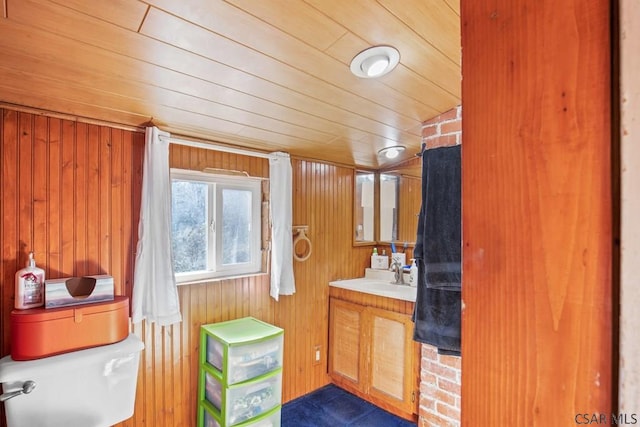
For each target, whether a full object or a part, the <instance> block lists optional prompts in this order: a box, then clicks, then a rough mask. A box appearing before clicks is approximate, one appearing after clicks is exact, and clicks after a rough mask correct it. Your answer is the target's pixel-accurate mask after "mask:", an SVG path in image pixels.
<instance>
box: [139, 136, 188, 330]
mask: <svg viewBox="0 0 640 427" xmlns="http://www.w3.org/2000/svg"><path fill="white" fill-rule="evenodd" d="M161 135H162V136H164V137H165V139H161V138H160V136H161ZM168 137H169V134H168V133H166V132H161V131H160V130H158V128H156V127H148V128H147V129H146V133H145V148H144V160H143V171H142V195H141V196H142V198H141V203H140V220H139V222H138V245H137V249H136V261H135V267H134V275H133V295H132V297H131V306H132V315H131V317H132V319H131V321H132V322H133V323H138V322H140V321H142V320H143V319H146V320H147V322H148V323H153V322H157V323H158V324H159V325H160V326H166V325H170V324H172V323H177V322H180V321H181V320H182V317H181V315H180V303H179V300H178V290H177V288H176V279H175V276H174V274H173V253H172V247H171V178H170V175H169V141H168V140H167V138H168Z"/></svg>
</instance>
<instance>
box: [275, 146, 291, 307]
mask: <svg viewBox="0 0 640 427" xmlns="http://www.w3.org/2000/svg"><path fill="white" fill-rule="evenodd" d="M291 175H292V172H291V160H290V158H289V155H288V154H287V153H280V152H278V153H272V157H271V158H270V159H269V193H270V197H271V203H269V206H270V216H271V245H272V246H271V291H270V294H271V296H272V297H273V298H274V299H275V300H276V301H277V300H278V296H279V295H293V293H295V291H296V284H295V280H294V277H293V236H292V216H293V214H292V210H293V209H292V206H293V202H292V183H291V180H292V178H291Z"/></svg>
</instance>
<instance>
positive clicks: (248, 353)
mask: <svg viewBox="0 0 640 427" xmlns="http://www.w3.org/2000/svg"><path fill="white" fill-rule="evenodd" d="M283 338H284V331H283V330H282V329H280V328H278V327H276V326H273V325H270V324H268V323H265V322H262V321H260V320H258V319H254V318H253V317H245V318H242V319H236V320H230V321H228V322H221V323H212V324H209V325H203V326H202V327H201V329H200V378H199V380H198V400H199V403H198V426H200V427H228V426H238V427H248V426H251V427H278V426H280V407H281V403H282V357H283V355H282V349H283Z"/></svg>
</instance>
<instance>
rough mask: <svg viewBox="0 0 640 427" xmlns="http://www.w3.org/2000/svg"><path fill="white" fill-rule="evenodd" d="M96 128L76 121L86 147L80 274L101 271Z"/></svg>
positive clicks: (98, 145) (97, 139)
mask: <svg viewBox="0 0 640 427" xmlns="http://www.w3.org/2000/svg"><path fill="white" fill-rule="evenodd" d="M98 129H99V127H98V126H96V125H89V124H84V123H78V137H79V138H80V136H82V138H83V139H84V140H85V143H86V144H87V147H88V151H87V156H86V159H85V161H84V167H85V169H86V172H85V175H84V178H83V179H84V181H85V182H86V191H85V195H84V200H86V210H87V212H86V223H87V226H86V228H85V231H84V232H85V235H86V239H87V243H86V246H87V249H86V256H85V258H84V271H82V273H81V274H99V273H103V272H102V271H101V269H100V266H99V263H98V260H99V259H100V258H99V256H100V173H99V171H100V144H99V143H98V141H99V138H98ZM80 200H82V199H80ZM135 212H138V211H135ZM123 255H128V253H127V252H125V253H124V254H123ZM127 258H128V256H127ZM125 277H128V276H125ZM121 295H131V293H127V291H126V290H125V289H123V291H122V292H121Z"/></svg>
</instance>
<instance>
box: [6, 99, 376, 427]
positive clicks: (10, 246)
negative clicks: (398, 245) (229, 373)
mask: <svg viewBox="0 0 640 427" xmlns="http://www.w3.org/2000/svg"><path fill="white" fill-rule="evenodd" d="M0 137H1V141H0V156H1V159H0V160H1V162H2V171H1V173H0V180H1V183H2V186H1V189H0V191H1V192H2V199H1V203H2V204H1V207H0V212H1V216H2V224H1V225H0V244H1V245H2V257H3V261H2V264H1V265H0V269H1V272H0V274H1V277H2V285H1V286H2V290H1V293H0V295H1V300H0V303H1V304H2V342H1V343H0V345H1V350H2V354H3V355H4V354H7V353H8V352H9V350H10V349H9V344H8V343H9V327H8V318H9V313H10V311H11V308H12V306H13V277H14V274H15V271H16V270H17V268H19V263H18V260H17V258H18V253H20V250H21V247H20V244H21V242H24V244H25V245H26V248H22V249H23V251H24V250H26V249H30V248H31V247H32V246H34V247H37V248H40V249H37V252H39V253H40V254H38V253H37V254H36V258H37V260H38V262H39V264H40V265H42V266H43V267H44V268H45V269H46V272H47V277H62V276H66V275H73V274H95V273H108V274H112V275H113V276H114V279H115V281H116V284H117V286H118V290H119V292H122V293H124V294H126V295H130V294H131V285H132V281H133V263H134V261H135V245H136V242H137V226H138V224H137V222H138V211H139V205H140V191H141V181H142V169H141V168H142V158H143V151H144V135H143V134H142V133H139V132H131V131H124V130H119V129H115V128H110V127H106V126H101V125H95V124H83V123H79V122H75V121H71V120H67V119H60V118H53V117H46V116H42V115H37V114H32V113H18V112H16V111H13V110H2V120H1V121H0ZM170 162H171V165H172V167H180V168H186V169H189V168H194V169H202V168H203V167H228V168H232V169H238V170H247V172H249V173H250V174H251V175H254V176H262V177H268V161H266V160H265V159H257V158H246V157H243V156H237V155H229V154H221V153H215V152H211V151H205V150H199V149H194V148H189V147H182V146H172V147H171V150H170ZM292 166H293V170H294V222H295V223H296V224H302V225H309V227H310V228H309V237H310V239H311V241H312V244H313V254H312V256H311V258H310V259H309V260H308V261H306V262H302V263H300V262H295V264H294V269H295V274H296V282H297V287H298V289H297V292H296V294H295V295H293V296H282V297H281V298H280V301H279V302H275V301H273V300H272V299H271V298H270V297H269V276H268V275H259V276H254V277H249V278H241V279H232V280H222V281H215V282H210V283H202V284H194V285H188V286H180V288H179V296H180V304H181V307H182V315H183V322H182V323H181V324H180V325H175V326H172V327H166V328H161V327H157V326H156V325H153V326H150V325H147V324H146V323H145V322H142V323H140V324H135V325H132V332H133V333H135V334H136V335H138V336H139V337H141V338H142V339H143V341H144V343H145V350H144V351H143V353H142V356H141V365H140V366H141V369H140V372H139V383H138V389H137V397H136V408H135V412H134V416H133V417H132V418H131V419H130V420H127V421H125V422H123V423H121V424H120V426H123V427H124V426H142V425H157V426H171V427H173V426H177V425H193V424H194V423H195V415H196V402H197V395H196V394H197V372H198V369H197V366H198V356H199V353H198V352H199V346H200V344H199V328H200V325H202V324H205V323H213V322H217V321H222V320H228V319H230V318H235V317H243V316H247V315H252V316H255V317H257V318H260V319H262V320H265V321H267V322H271V323H274V324H277V325H278V326H281V327H283V328H284V329H285V336H286V343H285V377H284V379H283V380H284V394H283V399H284V401H285V402H286V401H288V400H291V399H293V398H296V397H298V396H300V395H303V394H306V393H308V392H310V391H312V390H314V389H316V388H319V387H321V386H323V385H325V384H326V383H327V382H328V378H327V375H326V369H327V344H328V343H327V339H328V330H327V319H328V292H329V290H328V282H329V281H330V280H335V279H338V278H349V277H358V276H361V275H362V274H363V270H364V266H365V265H368V256H369V248H353V247H352V236H351V224H352V221H351V214H352V203H353V185H354V183H353V169H351V168H345V167H341V166H336V165H331V164H324V163H316V162H312V161H308V160H301V159H293V161H292ZM36 171H37V172H36ZM26 172H28V173H26ZM25 173H26V177H25V178H24V179H22V178H23V176H24V174H25ZM19 212H21V214H20V215H19V214H18V213H19ZM345 254H346V255H345ZM21 256H22V257H23V258H25V259H24V260H21V262H22V261H25V262H26V257H25V255H24V254H23V255H21ZM315 345H321V346H322V354H321V357H322V360H321V363H320V364H314V361H313V354H314V351H313V347H314V346H315Z"/></svg>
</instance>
